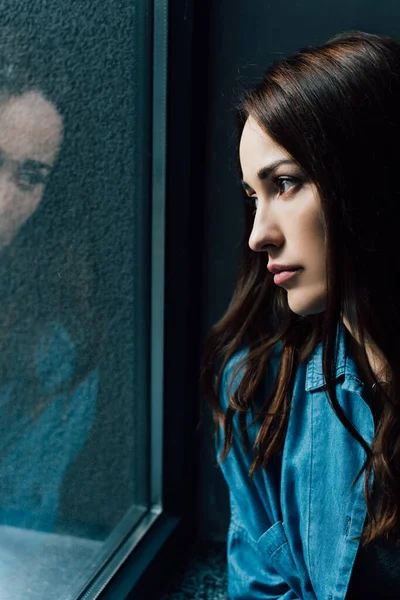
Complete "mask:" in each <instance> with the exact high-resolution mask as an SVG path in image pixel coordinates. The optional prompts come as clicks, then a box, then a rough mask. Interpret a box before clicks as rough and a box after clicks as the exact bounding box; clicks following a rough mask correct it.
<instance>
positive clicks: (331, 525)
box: [217, 325, 374, 600]
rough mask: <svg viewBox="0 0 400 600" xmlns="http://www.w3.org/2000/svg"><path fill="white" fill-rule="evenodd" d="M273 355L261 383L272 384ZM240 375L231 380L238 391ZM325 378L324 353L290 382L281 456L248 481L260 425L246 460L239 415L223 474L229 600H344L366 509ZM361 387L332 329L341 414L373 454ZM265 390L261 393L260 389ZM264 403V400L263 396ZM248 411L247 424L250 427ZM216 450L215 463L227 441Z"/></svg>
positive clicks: (357, 452)
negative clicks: (227, 519)
mask: <svg viewBox="0 0 400 600" xmlns="http://www.w3.org/2000/svg"><path fill="white" fill-rule="evenodd" d="M245 353H246V350H242V351H240V352H238V353H237V354H236V355H235V356H234V357H233V358H232V359H231V361H230V362H229V364H228V365H227V367H226V368H225V372H224V375H223V381H222V387H221V399H220V400H221V405H222V407H223V408H224V409H226V408H227V406H228V399H227V385H228V383H229V381H230V377H231V374H232V369H233V367H234V365H235V364H237V362H238V361H239V360H240V359H241V358H243V356H244V354H245ZM278 361H279V353H278V352H276V353H275V354H274V356H273V358H272V360H271V364H270V368H269V372H268V373H267V377H266V381H267V387H268V385H272V382H273V379H274V374H275V373H276V370H277V367H278ZM239 379H240V373H239V375H238V376H237V378H236V380H235V384H234V387H233V391H234V390H235V388H236V387H237V384H238V382H239ZM324 383H325V380H324V376H323V371H322V345H321V344H320V345H319V346H317V347H316V348H315V350H314V352H313V354H312V356H311V357H309V359H308V361H306V362H305V363H304V364H302V365H300V366H299V368H298V371H297V373H296V379H295V385H294V391H293V399H292V406H291V410H290V416H289V423H288V429H287V434H286V439H285V444H284V448H283V450H282V452H281V453H280V454H279V455H275V456H274V457H273V459H272V461H271V462H270V463H269V465H268V468H267V470H266V471H265V470H262V469H257V470H256V471H255V473H254V477H253V482H250V480H249V476H248V472H249V468H250V465H251V463H252V456H253V453H252V443H253V442H254V440H255V437H256V435H257V431H258V429H259V425H258V424H257V425H252V426H251V427H250V428H249V430H248V432H249V441H250V444H249V451H248V452H245V451H244V450H243V448H242V445H241V438H240V435H239V429H238V422H237V415H235V420H234V440H233V445H232V449H231V451H230V453H229V454H228V457H227V458H226V460H225V461H224V462H223V463H222V465H221V469H222V472H223V475H224V477H225V480H226V482H227V484H228V487H229V496H230V508H231V520H230V526H229V531H228V545H227V553H228V595H229V598H230V600H239V599H240V600H258V599H260V600H261V599H263V600H267V599H269V600H272V599H277V598H281V599H283V600H294V599H296V598H298V599H301V600H316V599H318V600H344V598H345V596H346V590H347V587H348V583H349V580H350V576H351V572H352V568H353V564H354V560H355V557H356V554H357V549H358V545H359V542H358V540H355V539H354V537H356V536H359V535H360V534H361V532H362V530H363V527H364V521H365V517H366V504H365V500H364V497H363V480H364V476H361V477H360V478H359V480H358V482H357V484H356V485H355V486H354V487H353V488H352V487H351V483H352V482H353V480H354V479H355V478H356V476H357V474H358V473H359V471H360V470H361V468H362V466H363V463H364V460H365V452H364V450H363V449H362V447H361V446H360V444H359V443H358V442H357V441H356V440H355V439H354V438H353V437H352V436H351V435H350V433H348V431H347V430H346V429H345V427H344V426H343V425H342V424H341V422H340V421H339V419H338V417H337V416H336V414H335V412H334V410H333V408H332V407H331V406H330V404H329V401H328V395H327V389H326V385H324ZM363 388H364V385H363V382H362V380H361V378H360V377H359V373H358V370H357V367H356V364H355V362H354V360H353V359H352V357H351V355H350V354H349V353H348V352H347V350H346V346H345V337H344V327H343V326H342V325H340V326H339V328H338V355H337V370H336V394H337V398H338V401H339V403H340V405H341V407H342V408H343V409H344V411H345V413H346V415H347V416H348V418H349V419H350V420H351V421H352V423H353V424H354V425H355V427H356V428H357V430H358V431H359V433H360V434H361V435H362V436H363V438H364V439H365V440H366V442H367V443H368V444H369V445H371V443H372V439H373V435H374V420H373V416H372V413H371V410H370V408H369V406H368V404H367V402H366V400H365V399H364V397H363ZM266 391H267V388H266ZM263 397H265V396H264V395H263ZM253 416H254V411H252V412H251V414H248V416H247V422H248V423H249V422H250V421H251V420H252V418H253ZM220 433H221V435H220V436H219V437H220V440H219V441H217V457H218V458H219V455H220V451H221V449H222V440H223V434H222V431H221V432H220Z"/></svg>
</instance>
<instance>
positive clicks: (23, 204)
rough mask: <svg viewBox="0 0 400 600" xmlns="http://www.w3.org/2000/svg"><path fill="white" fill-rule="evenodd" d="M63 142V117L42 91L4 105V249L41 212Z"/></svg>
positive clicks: (0, 159)
mask: <svg viewBox="0 0 400 600" xmlns="http://www.w3.org/2000/svg"><path fill="white" fill-rule="evenodd" d="M61 139H62V119H61V116H60V114H59V113H58V111H57V109H56V108H55V107H54V105H53V104H52V103H51V102H49V101H48V100H46V99H45V98H44V97H43V96H42V95H41V94H40V93H39V92H35V91H30V92H26V93H24V94H22V95H21V96H11V97H9V98H8V99H6V100H5V101H4V102H2V103H1V104H0V250H1V248H3V247H4V246H7V245H8V244H10V243H11V242H12V240H13V239H14V237H15V236H16V235H17V233H18V231H19V230H20V228H21V227H22V225H23V224H24V223H25V221H27V219H28V218H29V217H30V216H31V215H32V214H33V213H34V212H35V210H36V209H37V207H38V205H39V203H40V201H41V199H42V196H43V192H44V189H45V186H46V181H47V179H48V177H49V175H50V172H51V169H52V166H53V164H54V162H55V160H56V157H57V154H58V150H59V147H60V144H61Z"/></svg>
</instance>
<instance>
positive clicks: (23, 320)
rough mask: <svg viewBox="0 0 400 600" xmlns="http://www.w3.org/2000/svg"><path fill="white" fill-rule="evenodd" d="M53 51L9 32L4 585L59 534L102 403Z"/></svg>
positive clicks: (3, 265)
mask: <svg viewBox="0 0 400 600" xmlns="http://www.w3.org/2000/svg"><path fill="white" fill-rule="evenodd" d="M27 40H28V43H27ZM52 50H54V49H51V48H50V47H49V46H48V45H47V46H46V47H45V46H43V47H42V48H40V46H39V45H35V43H34V41H33V40H32V39H31V38H26V37H25V38H24V37H23V36H22V35H21V32H15V31H14V30H10V29H9V28H4V27H3V28H1V30H0V300H1V307H2V316H1V321H0V350H1V353H0V415H1V417H0V427H1V436H0V440H1V441H0V540H2V542H0V580H1V581H2V582H4V577H5V576H6V575H7V576H8V575H10V573H11V572H12V570H13V569H16V571H15V573H16V580H18V579H19V578H21V573H22V571H21V568H22V564H23V566H24V569H26V568H27V565H28V564H29V561H28V559H27V555H28V554H29V553H30V552H31V551H33V550H34V549H35V548H36V546H37V544H38V539H39V537H38V536H35V535H34V530H35V531H41V532H52V531H54V530H55V529H56V526H57V525H58V524H59V522H58V521H59V514H58V513H59V499H60V491H61V485H62V482H63V478H64V476H65V473H66V470H67V468H68V467H69V466H70V465H71V464H72V462H73V461H74V460H75V458H76V457H77V456H78V454H79V452H80V450H81V449H82V447H83V445H84V443H85V441H86V439H87V436H88V433H89V430H90V428H91V426H92V423H93V418H94V410H95V405H96V399H97V393H98V370H97V364H96V361H97V360H98V354H99V348H100V344H98V341H99V337H100V331H99V328H98V327H96V326H95V324H94V323H95V322H96V319H95V318H94V315H93V314H92V313H93V310H92V308H91V303H90V302H91V295H92V292H93V290H92V288H91V285H92V282H94V276H93V273H92V269H91V268H90V267H89V264H88V262H87V258H88V254H87V251H85V250H86V248H85V247H84V246H83V244H80V245H79V240H78V241H77V240H76V239H75V237H74V230H73V227H72V226H73V225H75V224H74V223H72V222H71V215H70V214H69V213H70V212H71V210H73V205H72V203H71V205H70V206H69V205H68V202H69V195H68V193H67V189H66V187H65V183H66V182H65V179H64V181H63V182H61V181H60V179H57V169H58V170H59V172H62V170H61V168H59V166H58V163H60V167H61V164H63V165H64V167H65V165H68V164H69V165H71V164H72V163H71V156H73V155H74V152H75V151H74V150H73V148H74V147H73V146H72V145H71V143H70V142H71V139H70V134H69V133H68V112H66V111H65V110H64V108H65V107H66V106H67V105H68V96H67V92H68V86H66V85H65V74H64V73H63V72H62V70H61V68H60V66H61V64H60V63H59V62H57V61H56V58H55V55H54V54H53V51H52ZM49 56H51V57H52V60H49ZM53 170H54V174H53V173H52V172H53ZM71 173H73V176H74V178H76V173H75V172H74V170H72V169H71V170H70V173H69V175H70V176H71ZM58 177H60V176H59V175H58ZM67 183H68V182H67ZM51 184H53V187H51ZM61 185H62V186H63V187H61ZM61 191H62V195H61V194H60V192H61ZM74 201H75V202H76V198H75V199H74ZM68 218H69V222H68ZM95 347H97V350H96V351H94V348H95ZM62 527H63V528H64V529H65V527H66V526H65V524H64V525H63V526H62ZM66 529H67V530H68V527H66ZM40 539H41V540H43V536H41V537H40ZM10 585H11V583H10ZM12 589H13V588H12V587H11V588H10V589H9V587H7V588H5V587H2V588H1V590H2V592H1V593H0V595H1V596H2V597H3V595H4V597H6V594H8V593H9V592H10V591H11V596H12ZM7 597H8V596H7Z"/></svg>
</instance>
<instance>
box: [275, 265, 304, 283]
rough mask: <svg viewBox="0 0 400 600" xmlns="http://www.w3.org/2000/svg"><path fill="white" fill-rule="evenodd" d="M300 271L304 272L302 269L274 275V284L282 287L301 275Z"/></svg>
mask: <svg viewBox="0 0 400 600" xmlns="http://www.w3.org/2000/svg"><path fill="white" fill-rule="evenodd" d="M300 271H302V269H301V268H297V269H291V270H285V271H279V272H278V273H275V275H274V283H275V284H276V285H280V284H282V283H284V282H286V281H289V279H292V278H293V277H295V276H296V275H297V274H298V273H300Z"/></svg>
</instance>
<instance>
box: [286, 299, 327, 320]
mask: <svg viewBox="0 0 400 600" xmlns="http://www.w3.org/2000/svg"><path fill="white" fill-rule="evenodd" d="M288 305H289V308H290V310H291V311H292V312H294V313H296V315H299V316H300V317H308V316H310V315H318V314H320V313H322V312H324V310H325V309H326V299H325V297H323V298H321V297H316V298H315V297H314V298H309V299H308V298H304V296H303V297H302V298H291V294H288Z"/></svg>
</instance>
